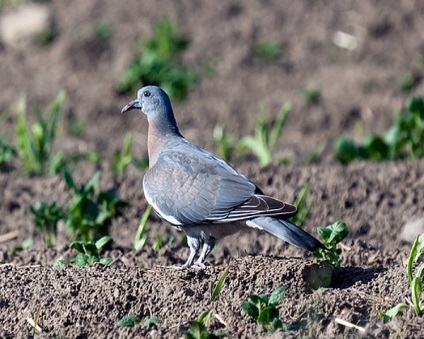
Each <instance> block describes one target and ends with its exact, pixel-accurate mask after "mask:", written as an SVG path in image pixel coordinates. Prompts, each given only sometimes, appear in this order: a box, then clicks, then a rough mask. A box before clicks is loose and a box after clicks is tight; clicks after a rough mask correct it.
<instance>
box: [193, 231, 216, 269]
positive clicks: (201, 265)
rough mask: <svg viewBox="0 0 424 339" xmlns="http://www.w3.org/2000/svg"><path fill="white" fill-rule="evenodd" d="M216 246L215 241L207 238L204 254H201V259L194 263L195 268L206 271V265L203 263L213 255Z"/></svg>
mask: <svg viewBox="0 0 424 339" xmlns="http://www.w3.org/2000/svg"><path fill="white" fill-rule="evenodd" d="M214 246H215V239H214V238H206V239H205V241H204V243H203V248H202V253H201V254H200V256H199V258H198V259H197V260H196V262H195V263H194V266H196V267H199V268H202V269H205V268H206V265H205V264H204V263H203V261H204V260H205V259H206V257H207V256H208V255H209V253H211V251H212V250H213V247H214Z"/></svg>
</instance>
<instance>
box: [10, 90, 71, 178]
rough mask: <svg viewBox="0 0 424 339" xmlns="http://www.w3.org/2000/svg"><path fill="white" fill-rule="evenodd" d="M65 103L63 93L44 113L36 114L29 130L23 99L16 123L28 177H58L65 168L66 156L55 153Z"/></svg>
mask: <svg viewBox="0 0 424 339" xmlns="http://www.w3.org/2000/svg"><path fill="white" fill-rule="evenodd" d="M64 100H65V92H63V91H61V92H60V93H59V95H58V96H57V97H56V99H55V100H54V101H53V102H52V103H51V104H50V105H49V107H48V108H47V110H46V111H45V113H44V114H41V113H40V111H38V110H37V111H36V112H35V113H36V117H37V121H36V122H35V123H34V124H33V125H32V126H31V127H29V126H28V124H27V121H26V103H25V99H23V98H22V99H21V101H20V103H19V115H18V122H17V127H16V128H17V129H16V133H17V139H18V141H17V144H18V150H19V155H20V157H21V158H22V161H23V166H24V171H25V172H26V173H28V174H55V173H58V172H59V171H60V169H61V167H62V165H63V164H62V163H63V154H62V153H61V152H58V153H54V152H53V146H54V141H55V137H56V130H57V124H58V119H59V113H60V111H61V109H62V105H63V102H64Z"/></svg>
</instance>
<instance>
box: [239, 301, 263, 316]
mask: <svg viewBox="0 0 424 339" xmlns="http://www.w3.org/2000/svg"><path fill="white" fill-rule="evenodd" d="M241 308H242V310H243V311H244V312H245V313H246V314H247V315H249V316H250V317H252V318H253V319H255V320H256V319H258V318H259V310H258V308H257V307H256V306H255V305H254V304H252V303H250V302H248V301H243V302H242V304H241Z"/></svg>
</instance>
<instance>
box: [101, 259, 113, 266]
mask: <svg viewBox="0 0 424 339" xmlns="http://www.w3.org/2000/svg"><path fill="white" fill-rule="evenodd" d="M111 262H112V258H108V257H107V258H100V260H99V263H101V264H102V265H103V266H107V265H109V264H110V263H111Z"/></svg>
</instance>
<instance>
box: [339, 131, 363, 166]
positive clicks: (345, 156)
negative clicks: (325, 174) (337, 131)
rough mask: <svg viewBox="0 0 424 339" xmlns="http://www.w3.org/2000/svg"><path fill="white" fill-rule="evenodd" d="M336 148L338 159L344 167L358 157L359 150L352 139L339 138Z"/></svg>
mask: <svg viewBox="0 0 424 339" xmlns="http://www.w3.org/2000/svg"><path fill="white" fill-rule="evenodd" d="M334 147H335V149H336V159H337V160H338V161H339V162H341V163H342V164H344V165H347V164H349V163H351V162H352V161H353V160H354V159H356V158H357V157H358V149H357V147H356V146H355V144H354V143H353V141H352V140H350V139H345V138H339V139H337V140H336V142H335V144H334Z"/></svg>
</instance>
